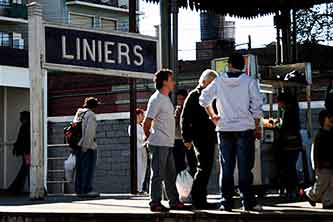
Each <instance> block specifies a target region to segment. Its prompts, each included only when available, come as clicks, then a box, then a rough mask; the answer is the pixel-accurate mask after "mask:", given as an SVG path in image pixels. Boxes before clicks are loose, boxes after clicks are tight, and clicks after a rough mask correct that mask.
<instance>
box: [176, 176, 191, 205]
mask: <svg viewBox="0 0 333 222" xmlns="http://www.w3.org/2000/svg"><path fill="white" fill-rule="evenodd" d="M192 186H193V177H192V176H191V174H190V173H189V172H188V170H183V171H182V172H180V173H179V174H178V175H177V179H176V187H177V190H178V193H179V199H180V200H186V199H187V198H188V197H189V195H190V194H191V191H192Z"/></svg>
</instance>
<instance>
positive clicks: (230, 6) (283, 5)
mask: <svg viewBox="0 0 333 222" xmlns="http://www.w3.org/2000/svg"><path fill="white" fill-rule="evenodd" d="M146 1H147V2H155V3H158V2H159V1H160V0H146ZM169 1H171V0H169ZM177 2H178V4H179V7H182V8H190V9H192V10H194V9H195V10H200V11H210V12H214V13H217V14H221V15H230V16H236V17H243V18H252V17H257V16H264V15H268V14H272V13H275V12H276V11H277V10H283V9H302V8H307V7H311V6H313V5H316V4H322V3H330V2H333V0H248V1H245V0H224V1H222V0H177Z"/></svg>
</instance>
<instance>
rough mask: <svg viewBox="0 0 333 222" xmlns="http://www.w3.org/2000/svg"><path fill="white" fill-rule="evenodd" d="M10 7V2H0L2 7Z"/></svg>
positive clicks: (5, 0)
mask: <svg viewBox="0 0 333 222" xmlns="http://www.w3.org/2000/svg"><path fill="white" fill-rule="evenodd" d="M9 5H10V0H0V7H6V6H9Z"/></svg>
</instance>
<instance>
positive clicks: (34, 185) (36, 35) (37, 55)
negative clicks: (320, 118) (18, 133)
mask: <svg viewBox="0 0 333 222" xmlns="http://www.w3.org/2000/svg"><path fill="white" fill-rule="evenodd" d="M28 28H29V31H28V32H29V74H30V82H31V86H30V118H31V167H30V198H31V199H34V200H38V199H43V198H44V195H45V193H44V178H45V177H44V167H45V166H44V136H45V135H44V130H43V129H44V121H43V86H42V85H43V75H46V71H45V70H43V69H42V59H43V58H42V56H44V45H45V44H44V42H45V35H44V31H43V30H44V29H43V19H42V7H41V5H40V4H38V3H37V2H32V3H30V4H28Z"/></svg>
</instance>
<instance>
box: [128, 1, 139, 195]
mask: <svg viewBox="0 0 333 222" xmlns="http://www.w3.org/2000/svg"><path fill="white" fill-rule="evenodd" d="M129 31H130V32H137V28H136V0H129ZM129 85H130V125H131V136H130V161H131V163H130V169H131V171H130V174H131V193H132V194H135V193H137V192H138V189H137V179H138V178H137V131H136V124H137V122H136V113H135V110H136V80H135V79H134V78H130V79H129Z"/></svg>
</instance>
